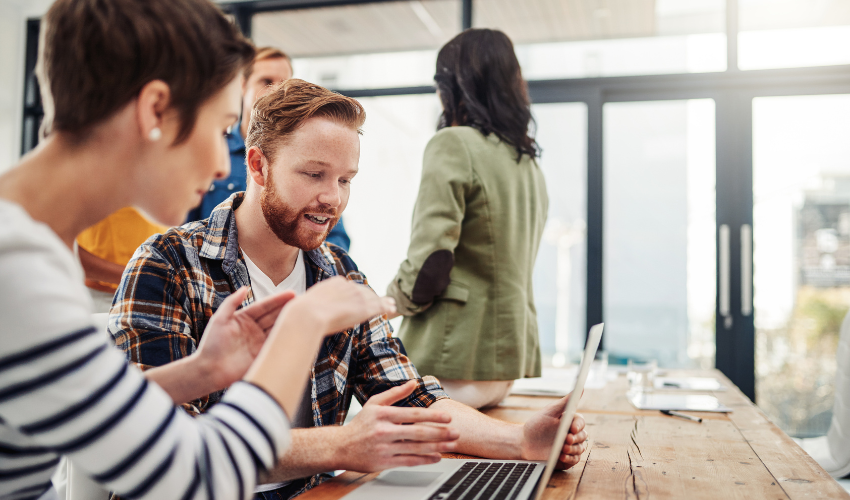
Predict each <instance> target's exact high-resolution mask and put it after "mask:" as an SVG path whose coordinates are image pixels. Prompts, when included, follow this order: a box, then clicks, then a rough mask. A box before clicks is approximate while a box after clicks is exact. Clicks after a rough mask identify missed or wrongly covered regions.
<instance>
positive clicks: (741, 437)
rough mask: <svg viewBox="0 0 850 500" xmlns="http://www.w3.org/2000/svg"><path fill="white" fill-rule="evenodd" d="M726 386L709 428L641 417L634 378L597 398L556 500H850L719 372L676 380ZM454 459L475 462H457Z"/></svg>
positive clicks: (339, 482) (506, 414)
mask: <svg viewBox="0 0 850 500" xmlns="http://www.w3.org/2000/svg"><path fill="white" fill-rule="evenodd" d="M669 375H672V376H701V377H716V378H718V379H719V380H720V381H721V383H723V384H724V385H726V386H727V388H728V390H726V391H717V392H714V393H713V394H714V395H715V396H716V397H717V398H718V399H719V400H720V401H721V402H722V403H724V404H725V405H727V406H729V407H730V408H732V409H733V410H734V411H733V412H731V413H728V414H724V413H706V412H703V413H697V412H693V413H691V414H693V415H696V416H700V417H702V418H703V422H702V423H697V422H691V421H688V420H684V419H681V418H676V417H670V416H666V415H662V414H661V413H660V412H657V411H642V410H637V409H635V408H634V407H633V406H632V405H631V404H630V403H629V402H628V400H627V399H626V391H627V389H628V384H627V382H626V377H625V376H619V377H617V378H616V379H614V380H611V381H609V382H608V384H607V385H606V387H605V388H604V389H587V390H586V391H585V393H584V396H583V398H582V402H581V404H580V405H579V412H580V413H581V414H582V415H583V416H584V418H585V420H586V421H587V430H588V434H589V435H590V439H589V446H588V451H587V452H585V454H584V455H583V456H582V461H581V462H580V463H579V464H578V465H576V466H575V467H573V468H571V469H570V470H568V471H560V472H556V473H554V474H553V475H552V479H551V480H550V481H549V484H548V485H547V489H546V494H545V496H544V498H545V499H547V500H555V499H569V500H573V499H575V500H584V499H587V500H590V499H625V500H630V499H634V500H645V499H650V498H652V499H659V500H660V499H688V500H690V499H695V500H698V499H712V500H714V499H726V498H729V499H742V500H759V499H771V500H774V499H775V500H780V499H792V500H796V499H821V498H824V499H845V500H850V495H848V494H847V492H846V491H845V490H844V489H843V488H842V487H841V486H840V485H839V484H838V483H837V482H836V481H835V480H833V479H832V478H831V477H830V476H829V474H827V473H826V472H825V471H824V470H823V469H822V468H821V467H820V466H819V465H818V464H817V463H816V462H815V461H814V460H812V458H811V457H809V456H808V455H807V454H806V453H805V452H804V451H803V450H802V449H801V448H800V447H799V446H797V444H796V443H794V441H793V440H791V438H789V437H788V436H787V435H786V434H785V433H784V432H782V431H781V430H780V429H779V428H778V427H776V426H775V425H774V424H773V423H772V422H770V420H769V419H768V418H767V417H766V416H765V415H764V413H763V412H762V411H761V410H759V409H758V407H756V406H755V405H754V404H753V403H752V402H750V400H749V399H747V398H746V396H744V395H743V394H742V393H741V392H740V391H739V390H738V388H737V387H735V386H734V385H733V384H732V383H731V382H730V381H729V379H727V378H726V377H725V376H723V375H722V374H721V373H720V372H719V371H717V370H702V371H696V370H690V371H674V372H670V373H669ZM553 401H554V399H553V398H547V397H531V396H510V397H508V398H507V399H506V400H505V401H504V402H502V404H501V405H500V406H499V407H496V408H492V409H489V410H487V411H485V413H487V414H488V415H490V416H492V417H494V418H498V419H502V420H506V421H510V422H524V421H525V420H527V419H528V418H529V416H531V415H532V414H534V412H535V411H538V410H539V409H541V408H543V407H544V406H546V405H548V404H550V403H552V402H553ZM444 458H446V459H455V458H475V457H467V456H465V455H457V454H447V455H444ZM375 476H377V474H362V473H356V472H350V471H349V472H345V473H343V474H342V475H340V476H337V477H335V478H333V479H332V480H330V481H327V482H326V483H324V484H322V485H321V486H319V487H317V488H315V489H313V490H311V491H309V492H307V493H305V494H304V495H303V496H301V497H299V498H303V499H304V500H336V499H339V498H341V497H343V496H344V495H345V494H346V493H348V492H350V491H352V490H354V489H355V488H356V487H357V486H359V485H361V484H363V483H365V482H367V481H370V480H372V479H373V478H374V477H375Z"/></svg>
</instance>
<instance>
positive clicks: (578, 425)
mask: <svg viewBox="0 0 850 500" xmlns="http://www.w3.org/2000/svg"><path fill="white" fill-rule="evenodd" d="M584 426H585V421H584V416H583V415H582V414H581V413H576V415H575V417H573V423H572V425H571V426H570V433H571V434H578V433H579V432H581V431H582V430H583V429H584Z"/></svg>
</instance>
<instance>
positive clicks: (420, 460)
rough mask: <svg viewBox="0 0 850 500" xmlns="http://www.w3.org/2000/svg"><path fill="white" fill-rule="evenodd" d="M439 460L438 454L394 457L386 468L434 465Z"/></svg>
mask: <svg viewBox="0 0 850 500" xmlns="http://www.w3.org/2000/svg"><path fill="white" fill-rule="evenodd" d="M440 458H441V457H440V454H439V453H429V454H427V455H395V456H394V457H392V458H391V459H390V460H389V461H388V465H387V466H386V468H387V469H389V468H391V467H414V466H417V465H427V464H435V463H437V462H439V461H440Z"/></svg>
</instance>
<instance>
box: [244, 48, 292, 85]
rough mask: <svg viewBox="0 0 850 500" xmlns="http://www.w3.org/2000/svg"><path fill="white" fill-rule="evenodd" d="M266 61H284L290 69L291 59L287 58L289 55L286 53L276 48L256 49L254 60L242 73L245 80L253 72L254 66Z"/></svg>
mask: <svg viewBox="0 0 850 500" xmlns="http://www.w3.org/2000/svg"><path fill="white" fill-rule="evenodd" d="M268 59H286V62H288V63H289V67H290V68H292V58H291V57H289V54H287V53H286V52H284V51H282V50H280V49H279V48H277V47H257V53H256V55H254V60H253V61H251V64H249V65H248V66H246V67H245V72H244V73H243V76H244V77H245V80H248V78H250V77H251V74H252V73H253V72H254V65H255V64H257V63H258V62H260V61H266V60H268Z"/></svg>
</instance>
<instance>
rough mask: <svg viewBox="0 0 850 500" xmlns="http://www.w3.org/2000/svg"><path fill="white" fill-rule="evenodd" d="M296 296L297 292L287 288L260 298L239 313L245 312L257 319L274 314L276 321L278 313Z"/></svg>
mask: <svg viewBox="0 0 850 500" xmlns="http://www.w3.org/2000/svg"><path fill="white" fill-rule="evenodd" d="M294 298H295V292H293V291H292V290H287V291H285V292H280V293H276V294H274V295H271V296H269V297H266V298H265V299H263V300H258V301H257V302H254V303H253V304H251V305H249V306H248V307H245V308H243V309H241V310H240V311H239V313H240V314H245V315H247V316H249V317H250V318H252V319H254V320H255V321H256V320H259V319H260V318H263V317H264V316H267V315H273V316H274V318H272V323H274V319H276V318H277V314H278V313H279V312H280V310H281V308H283V306H284V305H285V304H286V303H287V302H289V301H290V300H292V299H294Z"/></svg>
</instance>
